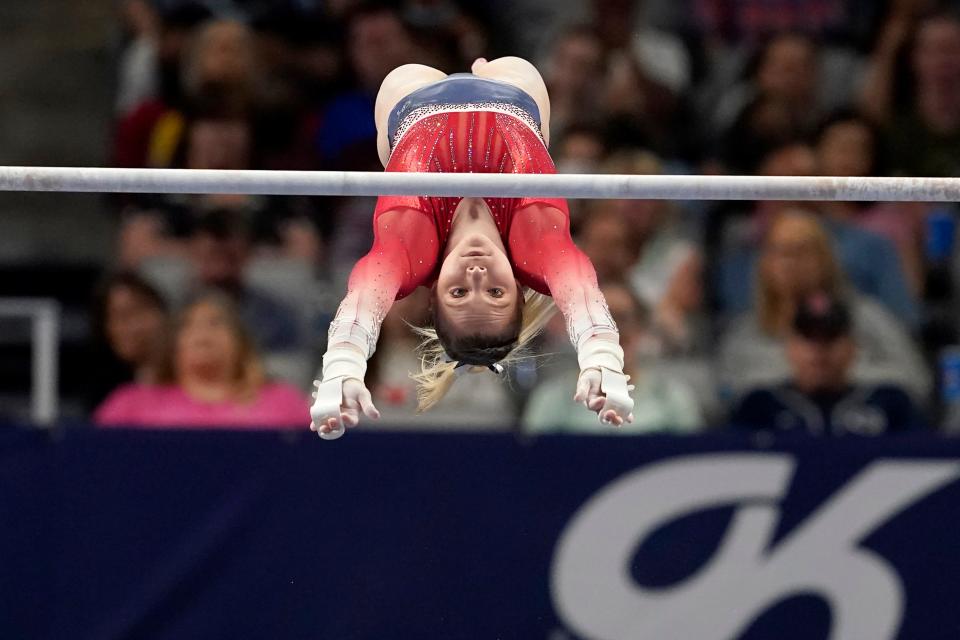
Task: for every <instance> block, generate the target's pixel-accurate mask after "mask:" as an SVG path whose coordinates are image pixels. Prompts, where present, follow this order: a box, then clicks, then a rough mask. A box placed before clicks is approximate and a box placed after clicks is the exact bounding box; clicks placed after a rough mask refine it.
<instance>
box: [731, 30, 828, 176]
mask: <svg viewBox="0 0 960 640" xmlns="http://www.w3.org/2000/svg"><path fill="white" fill-rule="evenodd" d="M819 56H820V50H819V47H818V45H817V43H816V42H814V41H813V40H811V39H810V38H808V37H806V36H802V35H799V34H793V33H784V34H780V35H777V36H775V37H773V38H772V39H771V40H770V41H769V42H768V43H767V44H766V46H764V47H763V48H762V49H761V50H760V52H759V53H758V55H757V60H756V62H755V68H754V69H752V70H751V71H752V73H751V75H750V80H749V82H747V83H741V84H739V85H734V86H733V87H732V88H731V89H729V90H728V91H727V93H726V95H724V96H723V97H722V98H721V99H720V101H719V104H718V106H717V111H716V114H715V115H714V125H713V126H714V128H715V129H716V130H717V131H720V132H723V134H722V140H721V151H720V159H721V161H722V162H723V164H724V165H725V166H726V167H728V168H729V169H730V170H732V171H736V172H739V173H745V172H747V171H749V169H750V168H751V167H753V166H756V165H757V164H758V163H759V161H760V160H761V159H762V158H763V157H764V156H766V155H767V154H768V153H769V152H770V151H771V150H773V149H774V148H776V147H778V146H780V145H784V144H786V143H789V142H792V141H795V140H798V139H801V138H803V137H804V136H805V135H807V134H809V133H810V132H811V131H812V130H813V128H814V127H815V126H816V123H817V121H818V120H819V118H820V114H821V111H822V107H821V105H820V96H819V93H818V89H819V73H820V61H819Z"/></svg>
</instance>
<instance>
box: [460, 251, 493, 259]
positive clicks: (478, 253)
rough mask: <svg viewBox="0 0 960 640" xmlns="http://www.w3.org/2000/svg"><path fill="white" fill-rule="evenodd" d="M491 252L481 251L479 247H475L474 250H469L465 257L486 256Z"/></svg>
mask: <svg viewBox="0 0 960 640" xmlns="http://www.w3.org/2000/svg"><path fill="white" fill-rule="evenodd" d="M489 255H490V254H489V253H488V252H486V251H480V250H479V249H474V250H472V251H467V252H466V253H465V254H463V257H464V258H486V257H487V256H489Z"/></svg>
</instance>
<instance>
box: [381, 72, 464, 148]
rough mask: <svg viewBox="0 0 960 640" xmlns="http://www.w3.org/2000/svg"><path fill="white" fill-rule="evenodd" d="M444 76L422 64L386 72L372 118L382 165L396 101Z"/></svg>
mask: <svg viewBox="0 0 960 640" xmlns="http://www.w3.org/2000/svg"><path fill="white" fill-rule="evenodd" d="M446 77H447V74H445V73H444V72H443V71H440V70H439V69H434V68H433V67H428V66H426V65H423V64H405V65H402V66H399V67H397V68H396V69H394V70H393V71H391V72H390V73H388V74H387V77H386V78H384V79H383V83H382V84H381V85H380V91H379V93H377V102H376V106H375V107H374V118H375V119H376V123H377V153H378V154H379V155H380V162H382V163H383V166H384V167H386V166H387V161H388V160H389V159H390V141H389V139H388V138H387V127H388V122H389V120H390V112H391V111H393V108H394V107H395V106H397V103H398V102H400V101H401V100H403V99H404V98H405V97H407V96H408V95H410V94H411V93H413V92H414V91H416V90H417V89H422V88H423V87H425V86H427V85H429V84H433V83H434V82H437V81H439V80H443V79H444V78H446Z"/></svg>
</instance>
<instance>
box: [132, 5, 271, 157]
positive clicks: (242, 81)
mask: <svg viewBox="0 0 960 640" xmlns="http://www.w3.org/2000/svg"><path fill="white" fill-rule="evenodd" d="M179 72H180V76H179V91H178V93H181V94H182V97H181V96H177V97H176V98H171V97H170V96H158V97H157V98H153V99H147V100H146V101H144V102H142V103H141V104H140V105H138V106H137V107H135V108H134V109H133V110H132V111H131V112H129V114H128V115H126V116H124V117H122V118H121V119H120V121H119V122H118V124H117V129H116V136H115V139H114V149H113V161H114V164H115V165H117V166H121V167H147V166H159V167H163V166H171V164H172V156H173V150H175V149H176V148H178V147H179V146H180V145H181V143H182V140H183V135H184V133H185V131H186V127H185V122H184V120H185V116H184V110H185V109H193V110H200V111H205V110H211V105H214V108H215V110H217V111H219V112H220V113H222V114H230V115H236V114H251V113H252V112H253V111H254V110H255V108H256V107H257V106H258V105H259V103H260V102H261V101H262V100H263V99H264V95H263V93H264V78H263V75H262V70H261V63H260V60H259V58H258V57H257V55H256V47H255V41H254V36H253V32H252V31H251V30H250V29H249V28H248V27H247V26H246V25H244V24H243V23H241V22H237V21H235V20H224V19H218V20H212V21H210V22H207V23H206V24H204V25H203V26H202V27H200V28H199V30H198V31H196V32H195V33H194V34H193V35H192V37H191V39H190V43H189V45H188V46H187V47H186V50H185V52H184V55H183V58H182V62H181V65H180V69H179Z"/></svg>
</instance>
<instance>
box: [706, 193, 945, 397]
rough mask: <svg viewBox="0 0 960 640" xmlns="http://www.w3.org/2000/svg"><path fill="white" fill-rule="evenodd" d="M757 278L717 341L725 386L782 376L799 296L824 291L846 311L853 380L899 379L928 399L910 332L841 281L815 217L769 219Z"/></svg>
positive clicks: (737, 388) (925, 375) (797, 214)
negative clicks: (853, 348) (745, 305)
mask: <svg viewBox="0 0 960 640" xmlns="http://www.w3.org/2000/svg"><path fill="white" fill-rule="evenodd" d="M748 281H749V280H747V279H745V280H744V281H743V282H748ZM755 283H756V284H755V285H754V291H755V295H756V299H757V302H756V305H755V307H754V310H753V311H751V312H749V313H747V314H744V315H742V316H740V317H739V318H737V319H735V320H734V321H733V322H732V323H731V325H730V327H729V328H728V329H727V330H726V331H725V332H724V335H723V336H722V339H721V341H720V351H719V375H720V380H721V386H722V388H723V389H724V390H725V391H726V392H728V393H730V394H732V395H739V394H741V393H743V392H744V391H746V390H748V389H751V388H755V387H758V386H767V385H772V384H776V383H777V382H779V381H781V380H783V379H784V378H785V377H786V376H787V373H788V366H787V361H786V359H785V357H784V351H783V344H784V340H785V339H786V337H787V335H788V333H789V328H790V322H791V319H792V318H793V316H794V314H795V313H796V309H797V307H798V304H799V302H800V301H801V300H803V299H805V298H806V297H808V296H810V295H813V294H814V293H818V292H825V293H826V294H828V295H830V296H833V297H843V298H844V299H845V300H846V303H847V304H848V305H849V306H850V309H851V314H852V318H853V320H852V322H853V335H854V338H855V341H856V343H857V345H858V347H859V348H858V354H857V359H856V362H855V366H854V370H853V376H854V380H856V381H857V382H858V383H864V384H866V383H880V382H887V383H893V384H898V385H900V386H902V387H903V388H905V389H907V390H908V391H909V392H910V393H911V394H912V395H913V397H914V398H915V399H916V400H918V401H921V402H926V400H927V398H928V395H929V392H930V385H931V381H930V375H929V372H928V371H927V369H926V366H925V364H924V362H923V359H922V357H921V355H920V353H919V352H918V351H917V348H916V346H915V345H914V344H913V341H912V340H911V338H910V336H909V334H908V333H907V332H906V330H905V329H904V327H903V326H902V325H901V324H900V323H899V322H898V321H897V319H896V318H894V317H893V316H891V315H890V314H889V312H887V311H886V310H885V309H884V308H883V307H882V306H880V305H879V304H877V303H876V302H875V301H873V300H872V299H871V298H869V297H868V296H865V295H862V294H859V293H856V292H853V291H850V290H849V289H848V288H847V287H846V285H845V282H844V274H843V271H842V270H841V268H840V266H839V265H838V263H837V259H836V257H835V256H834V253H833V250H832V247H831V243H830V239H829V236H827V233H826V231H825V229H824V228H823V227H822V226H821V225H820V223H819V222H818V221H817V218H816V217H815V216H813V215H811V214H810V213H807V212H803V211H797V210H792V211H787V212H784V213H783V214H781V215H780V216H778V217H777V218H776V219H775V220H774V221H773V223H772V224H771V225H770V227H769V230H768V231H767V233H766V236H765V238H764V241H763V246H762V250H761V256H760V258H759V260H758V262H757V268H756V278H755ZM741 286H743V283H741Z"/></svg>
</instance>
